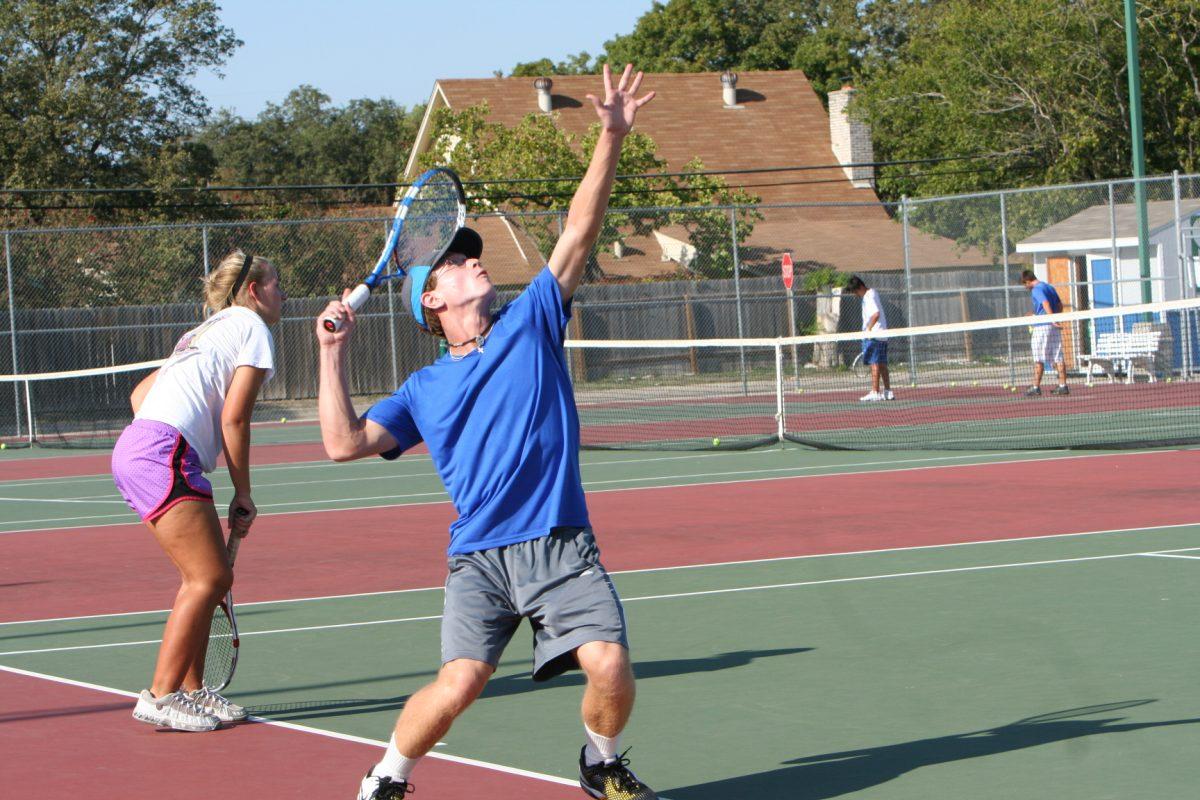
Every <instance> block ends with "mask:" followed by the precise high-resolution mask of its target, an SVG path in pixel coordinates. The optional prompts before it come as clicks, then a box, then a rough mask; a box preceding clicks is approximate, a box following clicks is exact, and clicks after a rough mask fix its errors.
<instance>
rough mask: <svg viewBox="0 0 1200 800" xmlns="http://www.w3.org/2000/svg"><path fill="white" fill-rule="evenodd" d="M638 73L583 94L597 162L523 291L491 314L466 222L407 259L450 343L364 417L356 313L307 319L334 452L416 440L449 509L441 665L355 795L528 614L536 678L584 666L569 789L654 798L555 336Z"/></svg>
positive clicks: (471, 687)
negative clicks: (355, 355) (336, 322)
mask: <svg viewBox="0 0 1200 800" xmlns="http://www.w3.org/2000/svg"><path fill="white" fill-rule="evenodd" d="M641 82H642V73H640V72H639V73H637V74H636V75H634V74H633V67H632V65H629V66H626V67H625V71H624V73H623V74H622V75H621V78H620V81H619V82H618V83H617V86H616V88H613V78H612V74H611V72H610V70H609V68H608V65H607V64H606V65H605V67H604V100H603V102H601V101H599V100H597V99H596V98H595V97H592V96H591V95H588V99H589V100H591V102H592V104H593V106H595V109H596V113H597V115H598V116H599V118H600V123H601V133H600V136H599V139H598V141H597V142H596V149H595V152H594V153H593V154H592V160H591V164H590V165H589V167H588V170H587V174H586V175H584V178H583V181H582V183H580V185H579V189H578V190H577V191H576V193H575V196H574V198H573V199H572V201H571V207H570V211H569V212H568V215H567V222H566V226H565V228H564V230H563V233H562V236H561V237H560V239H559V241H558V244H557V245H556V246H555V248H554V252H553V253H552V254H551V256H550V261H549V264H548V265H547V266H546V268H545V269H543V270H542V272H541V273H540V274H539V275H538V276H537V277H536V278H534V280H533V282H532V283H531V284H530V285H529V287H528V288H526V290H525V291H524V292H523V293H522V294H521V295H520V296H519V297H517V298H516V299H515V300H513V301H512V302H511V303H509V304H508V305H506V306H505V307H504V308H502V309H501V310H500V311H498V312H493V311H492V302H493V301H494V300H495V297H496V291H495V289H494V288H493V286H492V284H491V281H490V280H489V279H488V274H487V271H486V270H484V268H483V265H482V264H481V263H480V261H479V257H480V255H481V254H482V251H483V241H482V239H481V238H480V237H479V235H478V234H477V233H475V232H474V231H472V230H470V229H464V230H462V231H460V232H459V235H458V236H457V237H456V238H455V241H454V243H453V244H452V245H451V247H450V252H449V253H448V255H447V256H445V257H444V258H443V259H442V260H441V261H440V262H439V263H437V264H434V265H432V266H424V267H415V268H413V269H411V270H410V271H409V274H408V277H407V278H406V280H405V286H404V290H403V291H402V295H401V296H402V297H404V299H405V301H406V302H408V303H410V305H411V308H412V311H413V315H414V317H415V318H416V320H417V324H418V325H420V326H421V327H422V328H425V329H426V330H429V331H431V332H433V333H435V334H436V335H439V336H441V337H443V338H445V340H446V343H447V345H448V346H449V352H448V354H447V355H444V356H442V357H441V358H439V359H438V360H437V361H436V362H434V363H433V364H432V365H430V366H428V367H425V368H424V369H421V370H419V371H417V372H416V373H414V374H412V375H410V376H409V378H408V380H406V381H405V382H404V385H403V386H401V387H400V388H399V389H398V390H397V391H396V393H395V394H393V395H392V396H391V397H389V398H387V399H386V400H383V401H381V402H379V403H377V404H375V405H374V406H372V407H371V408H370V409H369V410H368V411H367V413H366V414H365V415H364V416H363V417H362V418H361V419H359V418H358V417H357V415H356V414H355V412H354V408H353V406H352V405H351V401H350V395H349V391H348V388H347V382H346V372H345V358H346V350H347V345H348V344H349V337H350V333H351V331H353V329H354V313H353V311H352V310H351V309H349V308H348V307H346V306H345V305H344V304H343V303H341V302H337V301H335V302H333V303H330V304H329V306H328V308H327V309H326V310H325V311H324V312H322V318H323V317H327V316H332V317H335V318H338V319H341V320H343V322H344V325H343V327H342V329H341V330H340V331H339V332H337V333H329V332H327V331H325V330H324V328H323V327H322V326H321V325H320V324H318V326H317V337H318V339H319V341H320V344H321V387H320V400H319V407H320V419H321V435H322V438H323V440H324V443H325V449H326V452H327V453H328V454H329V456H330V457H331V458H333V459H334V460H335V461H348V460H351V459H355V458H361V457H363V456H367V455H374V454H378V455H381V456H383V457H384V458H388V459H391V458H396V457H397V456H399V455H400V453H401V452H403V451H404V450H407V449H408V448H410V447H412V446H414V445H416V444H417V443H418V442H421V441H424V442H425V443H426V445H427V446H428V447H429V452H430V454H431V455H432V457H433V462H434V465H435V466H436V467H437V470H438V474H439V475H441V477H442V481H443V482H444V483H445V485H446V490H447V492H448V493H449V494H450V498H451V500H452V501H453V503H454V507H455V508H456V509H457V511H458V513H459V517H458V519H457V520H455V522H454V523H453V524H452V525H451V526H450V548H449V555H450V557H449V568H450V574H449V576H448V577H447V579H446V600H445V613H444V615H443V618H442V667H441V669H440V671H439V672H438V676H437V678H436V680H434V682H433V683H431V684H429V685H428V686H426V687H424V688H423V689H421V690H420V691H418V692H417V693H416V694H414V695H413V696H412V697H410V698H409V700H408V702H407V703H406V704H405V706H404V710H403V712H402V713H401V714H400V718H399V720H398V721H397V722H396V728H395V731H394V733H393V734H392V738H391V741H390V742H389V744H388V748H387V751H386V752H385V753H384V756H383V760H382V761H380V762H379V763H378V764H376V765H375V766H374V767H372V768H371V770H370V772H368V773H367V776H366V777H365V778H364V779H363V781H362V785H361V787H360V789H359V794H358V797H359V800H385V799H387V798H400V797H402V796H403V795H404V794H405V793H406V792H408V791H410V787H409V782H408V781H409V775H410V773H411V771H412V769H413V766H414V764H415V763H416V762H417V760H418V759H419V758H421V757H422V756H423V755H425V753H426V752H428V751H429V749H430V748H432V747H433V746H434V744H435V743H436V742H438V741H439V739H441V738H442V737H443V736H444V735H445V734H446V732H447V731H449V730H450V726H451V724H452V723H453V722H454V720H455V718H456V717H458V716H459V715H460V714H461V713H462V712H463V711H465V710H466V708H467V707H468V706H469V705H471V703H472V702H473V701H474V700H475V698H477V697H478V696H479V693H480V692H481V691H483V688H484V685H485V684H486V683H487V681H488V678H490V677H491V675H492V673H493V672H494V671H495V669H496V664H497V663H498V662H499V660H500V655H501V653H502V652H503V650H504V647H505V645H507V644H508V642H509V640H510V639H511V638H512V636H513V634H514V633H515V632H516V630H517V627H518V626H519V625H520V623H521V619H522V618H524V617H528V618H529V620H530V623H531V624H532V627H533V634H534V646H533V678H534V680H535V681H541V680H546V679H548V678H551V677H553V676H555V675H558V674H560V673H562V672H565V671H566V670H569V669H574V668H576V667H578V668H580V669H582V670H583V672H584V674H585V675H586V677H587V688H586V689H585V691H584V695H583V709H582V713H583V723H584V734H585V736H584V739H585V744H584V747H583V749H582V752H581V754H580V763H579V766H580V786H581V787H582V788H583V790H584V791H585V792H587V793H588V794H589V795H591V796H592V797H597V798H609V799H610V800H617V799H618V798H620V799H621V800H652V799H653V798H655V797H656V795H655V794H654V792H653V791H652V790H651V789H650V788H649V787H647V786H646V785H645V784H643V783H642V782H641V781H640V780H638V778H637V777H636V776H635V775H634V774H633V772H632V771H631V770H630V769H629V760H628V759H627V758H625V757H624V754H623V753H622V754H620V755H618V744H619V739H620V736H621V731H622V729H623V728H624V727H625V723H626V722H627V721H628V719H629V715H630V712H631V711H632V710H633V700H634V680H633V672H632V670H631V669H630V662H629V652H628V640H627V638H626V630H625V616H624V612H623V610H622V607H621V602H620V600H619V598H618V597H617V594H616V590H615V589H614V588H613V585H612V583H611V581H610V580H609V577H608V574H607V573H606V572H605V569H604V567H603V566H602V565H601V563H600V559H599V551H598V549H597V547H596V542H595V540H594V539H593V537H592V532H591V529H590V527H589V521H588V511H587V505H586V503H585V501H584V495H583V485H582V481H581V479H580V473H579V455H578V449H579V419H578V416H577V414H576V410H575V398H574V393H573V391H572V389H571V382H570V378H569V376H568V372H567V363H566V359H565V356H564V353H563V347H562V345H563V338H564V331H565V328H566V324H567V321H568V320H569V319H570V314H571V297H572V295H573V294H574V292H575V289H576V287H578V286H579V282H580V279H581V278H582V276H583V270H584V266H585V264H586V262H587V259H588V256H589V254H590V253H591V251H592V247H593V245H594V244H595V242H596V238H597V236H598V235H599V232H600V227H601V224H602V223H603V220H604V215H605V211H606V209H607V207H608V198H609V195H610V193H611V191H612V184H613V177H614V175H615V173H616V168H617V158H618V156H619V155H620V151H621V144H622V142H623V141H624V138H625V135H626V134H628V133H629V131H630V129H631V127H632V126H633V121H634V118H635V116H636V115H637V111H638V109H639V108H640V107H641V106H643V105H645V104H646V103H648V102H649V101H650V100H651V99H652V98H653V97H654V93H653V92H649V93H648V94H646V95H645V96H644V97H642V98H640V99H637V98H636V95H637V91H638V88H639V86H640V85H641ZM345 296H346V295H343V299H344V298H345Z"/></svg>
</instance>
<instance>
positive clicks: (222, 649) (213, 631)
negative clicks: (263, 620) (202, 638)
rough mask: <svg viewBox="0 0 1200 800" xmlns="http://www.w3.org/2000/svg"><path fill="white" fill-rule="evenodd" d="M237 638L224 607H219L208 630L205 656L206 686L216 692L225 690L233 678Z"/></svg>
mask: <svg viewBox="0 0 1200 800" xmlns="http://www.w3.org/2000/svg"><path fill="white" fill-rule="evenodd" d="M235 637H236V632H235V631H234V629H233V624H232V623H231V622H230V619H229V615H228V614H227V613H226V611H225V609H224V608H223V607H217V609H216V610H215V611H214V612H213V617H212V624H211V626H210V627H209V630H208V650H207V651H206V653H205V656H204V685H205V686H207V687H208V688H210V689H212V690H214V691H219V690H220V689H222V688H224V687H225V685H226V684H228V683H229V679H230V678H231V677H232V672H233V668H234V664H235V663H236V658H237V652H236V648H235V647H234V638H235Z"/></svg>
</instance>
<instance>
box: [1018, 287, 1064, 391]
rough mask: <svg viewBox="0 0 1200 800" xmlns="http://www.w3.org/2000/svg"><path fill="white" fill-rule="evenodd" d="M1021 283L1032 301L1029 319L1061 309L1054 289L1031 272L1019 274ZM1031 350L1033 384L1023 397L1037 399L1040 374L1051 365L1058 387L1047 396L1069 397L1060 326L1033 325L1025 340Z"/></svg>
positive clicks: (1040, 379) (1060, 303)
mask: <svg viewBox="0 0 1200 800" xmlns="http://www.w3.org/2000/svg"><path fill="white" fill-rule="evenodd" d="M1021 283H1022V284H1024V286H1025V288H1026V289H1028V290H1029V294H1030V299H1031V300H1032V302H1033V311H1032V316H1041V315H1043V314H1058V313H1060V312H1061V311H1062V309H1063V304H1062V300H1061V299H1060V298H1059V296H1058V292H1057V291H1055V290H1054V287H1053V286H1051V285H1050V284H1048V283H1045V282H1044V281H1039V280H1038V277H1037V275H1036V274H1034V272H1033V270H1029V269H1027V270H1025V271H1024V272H1022V273H1021ZM1029 344H1030V347H1031V348H1032V349H1033V385H1032V386H1030V387H1029V388H1028V389H1026V390H1025V396H1026V397H1041V395H1042V374H1043V373H1044V371H1045V368H1046V365H1047V364H1053V365H1054V369H1055V371H1056V372H1058V387H1057V388H1055V389H1054V391H1052V392H1051V393H1050V394H1058V395H1065V394H1070V393H1071V390H1070V389H1068V388H1067V361H1066V359H1065V358H1063V348H1062V323H1060V322H1041V323H1038V324H1037V325H1034V326H1033V334H1032V336H1031V337H1030V340H1029Z"/></svg>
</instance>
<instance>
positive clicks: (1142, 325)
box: [0, 299, 1200, 450]
mask: <svg viewBox="0 0 1200 800" xmlns="http://www.w3.org/2000/svg"><path fill="white" fill-rule="evenodd" d="M1056 320H1058V321H1059V322H1060V324H1061V329H1060V330H1061V334H1060V335H1061V339H1062V348H1063V359H1064V362H1065V363H1066V365H1067V370H1068V384H1069V394H1067V395H1055V394H1053V390H1054V388H1055V387H1056V385H1057V376H1056V375H1055V371H1054V369H1053V367H1047V368H1046V377H1045V380H1044V382H1043V387H1042V392H1043V393H1042V395H1041V396H1036V397H1029V396H1026V389H1027V388H1028V386H1029V384H1030V382H1031V377H1032V371H1033V357H1032V352H1031V339H1032V337H1033V328H1032V327H1031V326H1030V322H1031V319H1030V318H1028V317H1022V318H1016V319H1004V320H992V321H985V322H968V323H960V324H955V325H932V326H925V327H916V328H898V329H893V330H889V331H887V332H885V333H882V334H873V336H874V337H875V338H877V339H881V340H886V341H887V344H888V354H887V356H888V366H889V369H890V373H891V386H892V391H893V393H894V398H895V399H893V400H879V401H864V400H861V399H860V398H862V397H863V396H864V395H866V394H867V393H868V392H869V391H870V389H871V369H870V367H868V366H864V365H862V363H861V360H860V359H859V355H860V354H861V353H862V349H863V342H864V338H866V337H865V334H863V333H861V332H845V333H834V334H822V335H813V336H798V337H793V338H779V339H696V340H622V341H600V340H572V341H568V342H567V343H566V354H565V355H566V360H567V364H568V367H569V369H570V373H571V378H572V381H573V383H574V387H575V397H576V402H577V405H578V411H579V418H580V425H581V439H582V444H583V447H585V448H592V449H643V450H702V449H734V448H738V449H745V448H751V447H758V446H762V445H767V444H772V443H776V442H781V441H791V442H797V443H801V444H804V445H809V446H812V447H818V448H828V449H856V450H858V449H914V450H916V449H972V450H978V449H998V448H1003V449H1037V448H1047V449H1053V448H1086V447H1093V448H1118V447H1140V446H1156V445H1174V444H1188V443H1200V299H1192V300H1179V301H1171V302H1166V303H1153V304H1146V305H1139V306H1124V307H1121V308H1110V309H1094V310H1089V311H1079V312H1071V313H1068V314H1062V315H1058V316H1057V317H1056ZM159 363H160V362H145V363H141V364H128V365H124V366H116V367H102V368H98V369H88V370H76V371H71V372H55V373H39V374H29V375H3V376H0V441H3V442H5V444H6V446H7V447H13V446H21V445H42V446H49V447H90V448H96V447H109V446H111V445H112V443H113V442H114V441H115V439H116V436H117V435H119V433H120V431H121V430H122V429H123V428H124V427H125V425H127V424H128V422H129V420H130V418H131V417H132V412H131V410H130V407H129V395H130V393H131V392H132V391H133V388H134V387H135V386H136V385H137V383H138V382H139V381H140V380H141V379H142V378H143V377H145V376H146V375H147V374H148V373H149V371H150V370H151V369H153V368H154V367H155V366H157V365H158V364H159ZM315 396H316V385H315V383H314V382H312V381H307V382H306V381H303V380H300V379H296V380H276V381H275V382H274V383H273V384H272V397H271V399H270V400H266V399H263V400H260V402H259V403H258V406H257V407H256V409H255V415H254V416H255V420H256V421H257V422H270V421H275V420H278V419H279V418H280V417H281V416H286V417H288V418H290V419H292V420H312V419H314V418H315V416H316V413H315ZM374 399H375V397H368V396H362V397H359V398H356V404H357V407H358V408H360V409H362V408H365V407H366V406H367V405H369V404H370V402H372V401H373V400H374ZM300 433H301V432H300V431H298V432H297V435H299V434H300ZM310 433H311V435H312V436H313V437H314V439H315V437H316V434H315V432H310Z"/></svg>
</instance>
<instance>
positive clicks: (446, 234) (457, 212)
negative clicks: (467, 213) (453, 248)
mask: <svg viewBox="0 0 1200 800" xmlns="http://www.w3.org/2000/svg"><path fill="white" fill-rule="evenodd" d="M461 203H462V197H461V195H460V194H459V191H458V187H457V185H456V184H455V183H454V181H453V180H451V179H450V178H449V177H447V176H442V175H437V176H434V178H433V179H432V180H430V181H429V182H428V183H426V184H425V185H423V186H422V187H421V188H420V190H419V191H418V192H417V194H416V195H415V196H414V197H413V198H412V200H411V201H410V203H409V207H408V213H407V215H406V216H405V219H404V227H403V228H402V229H401V231H400V237H399V239H398V240H397V241H396V248H395V250H394V251H393V253H392V257H393V259H394V260H395V262H396V263H397V264H401V265H404V266H405V267H409V266H412V265H416V264H427V265H429V266H435V264H434V262H435V261H436V260H437V259H438V258H439V257H440V256H441V255H442V254H443V252H444V251H445V249H446V247H448V246H449V244H450V242H451V240H452V239H453V238H454V234H455V233H456V232H457V231H458V228H459V226H460V225H461V224H462V211H461V209H462V204H461Z"/></svg>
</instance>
